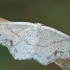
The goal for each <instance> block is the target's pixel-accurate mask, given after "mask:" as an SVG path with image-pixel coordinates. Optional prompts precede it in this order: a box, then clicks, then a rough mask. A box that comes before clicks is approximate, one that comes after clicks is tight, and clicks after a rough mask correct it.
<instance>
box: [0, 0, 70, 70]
mask: <svg viewBox="0 0 70 70" xmlns="http://www.w3.org/2000/svg"><path fill="white" fill-rule="evenodd" d="M0 17H1V18H4V19H7V20H10V21H26V22H39V23H43V24H45V25H47V26H50V27H53V28H56V29H58V30H60V31H62V32H64V33H66V34H68V35H70V1H69V0H0ZM52 69H53V70H56V69H57V70H61V68H60V67H58V66H57V65H55V64H54V63H52V64H49V65H48V66H43V65H41V64H39V63H38V62H36V61H34V60H27V61H16V60H14V59H13V57H12V56H11V55H10V53H9V52H8V50H7V48H6V47H3V46H1V45H0V70H52Z"/></svg>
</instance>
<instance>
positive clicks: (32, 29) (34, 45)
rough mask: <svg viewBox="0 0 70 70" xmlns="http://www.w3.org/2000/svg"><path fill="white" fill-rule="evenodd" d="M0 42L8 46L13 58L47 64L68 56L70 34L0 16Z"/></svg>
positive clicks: (69, 53) (69, 52) (69, 55)
mask: <svg viewBox="0 0 70 70" xmlns="http://www.w3.org/2000/svg"><path fill="white" fill-rule="evenodd" d="M0 44H1V45H3V46H6V47H7V48H8V50H9V52H10V54H11V55H12V56H13V57H14V59H15V60H27V59H34V60H36V61H38V62H39V63H41V64H42V65H48V64H50V63H52V62H54V61H55V60H57V59H59V58H60V59H67V58H69V57H70V36H68V35H66V34H64V33H62V32H60V31H58V30H56V29H54V28H51V27H48V26H43V25H41V24H40V23H36V24H34V23H30V22H10V21H7V20H5V19H2V18H0Z"/></svg>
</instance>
